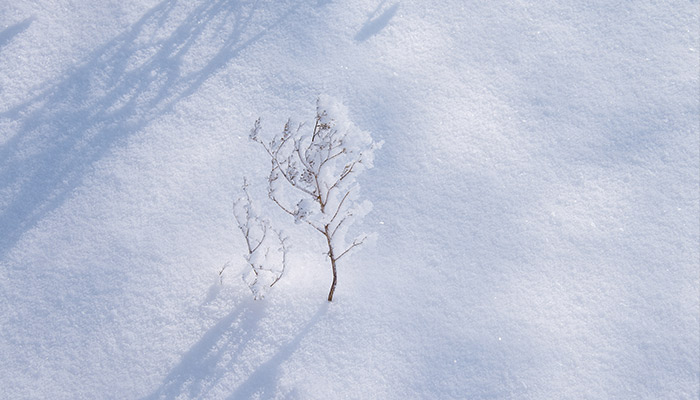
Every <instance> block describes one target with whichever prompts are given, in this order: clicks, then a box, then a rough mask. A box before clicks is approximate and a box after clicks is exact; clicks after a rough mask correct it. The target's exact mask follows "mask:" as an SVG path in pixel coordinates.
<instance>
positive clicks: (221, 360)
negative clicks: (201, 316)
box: [141, 300, 328, 400]
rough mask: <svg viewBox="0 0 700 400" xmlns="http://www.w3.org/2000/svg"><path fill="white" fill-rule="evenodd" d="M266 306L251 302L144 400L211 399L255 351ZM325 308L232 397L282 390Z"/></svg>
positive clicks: (194, 348)
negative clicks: (287, 369)
mask: <svg viewBox="0 0 700 400" xmlns="http://www.w3.org/2000/svg"><path fill="white" fill-rule="evenodd" d="M264 309H265V303H264V302H261V301H252V300H250V301H247V302H245V303H244V304H242V305H240V306H239V307H238V308H237V309H236V310H234V311H232V312H231V313H229V314H228V315H226V316H225V317H223V318H221V319H220V320H219V321H218V322H217V323H216V324H215V325H214V326H213V327H212V328H210V329H209V330H208V331H207V332H206V333H205V334H204V335H203V336H202V338H201V339H200V340H199V341H198V342H197V343H195V344H194V345H193V346H192V347H191V348H190V349H189V350H188V351H187V352H186V353H185V354H184V355H183V356H182V358H181V359H180V362H179V363H178V364H177V365H176V366H175V367H174V368H173V369H172V370H171V371H170V372H169V373H168V375H167V376H166V377H165V378H164V379H163V382H162V384H161V385H160V387H159V388H158V389H156V390H155V391H154V392H153V393H152V394H150V395H148V396H146V397H143V398H142V399H141V400H156V399H174V398H179V396H183V395H184V396H185V397H187V398H192V399H194V398H210V397H212V396H216V395H215V394H214V393H213V390H214V389H215V388H219V384H220V383H222V381H223V380H225V379H229V378H230V376H229V374H231V373H236V370H237V368H236V363H237V362H238V363H240V364H243V363H242V362H241V358H242V355H243V354H244V353H248V352H250V351H251V348H252V346H254V345H256V344H255V338H256V331H257V327H258V325H259V322H260V320H261V318H262V317H263V315H264V311H265V310H264ZM327 309H328V305H327V304H324V305H322V306H321V307H319V309H318V310H317V312H316V313H315V314H314V316H313V317H311V319H310V320H309V321H308V322H306V323H305V324H304V326H303V327H302V328H301V329H300V330H299V332H298V333H297V334H296V335H295V336H294V338H293V339H292V340H291V341H289V342H288V343H287V344H284V345H282V346H280V347H279V349H278V350H277V351H276V353H275V354H274V355H273V356H272V357H271V358H269V359H268V360H267V361H264V362H263V363H261V364H260V365H259V366H258V367H257V369H255V370H254V371H253V372H252V373H251V374H250V375H249V376H248V377H247V378H246V379H245V380H244V381H243V382H242V383H241V384H240V385H239V386H238V387H237V388H236V389H235V391H234V392H233V393H232V394H231V395H230V396H229V398H230V399H248V398H253V396H254V395H256V394H257V395H263V397H265V396H264V395H265V394H269V395H272V394H274V392H275V390H276V389H277V381H278V377H279V372H280V371H279V367H280V366H281V365H282V364H283V363H284V361H285V360H287V359H288V358H289V357H291V356H292V354H294V352H295V351H296V350H297V349H298V347H299V345H300V343H301V340H302V339H303V338H304V337H305V336H306V335H307V334H308V333H309V332H310V330H311V329H312V328H313V326H314V325H316V323H317V322H318V321H319V320H320V319H321V318H322V316H323V315H324V314H325V313H326V310H327Z"/></svg>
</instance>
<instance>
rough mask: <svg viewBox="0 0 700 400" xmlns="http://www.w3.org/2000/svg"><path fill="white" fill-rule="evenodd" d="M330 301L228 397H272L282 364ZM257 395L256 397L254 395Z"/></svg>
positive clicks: (322, 314) (325, 309)
mask: <svg viewBox="0 0 700 400" xmlns="http://www.w3.org/2000/svg"><path fill="white" fill-rule="evenodd" d="M328 307H329V303H323V304H322V305H321V306H320V307H319V308H318V310H317V311H316V313H315V314H314V315H313V317H311V319H310V320H309V321H308V322H307V323H306V324H305V325H304V326H303V327H302V328H301V329H300V330H299V332H298V333H297V334H296V335H295V336H294V338H293V339H292V340H291V341H289V343H287V344H285V345H283V346H281V347H280V348H279V350H277V352H276V353H275V355H274V356H273V357H271V358H270V359H269V360H267V361H266V362H264V363H262V364H261V365H260V366H258V368H257V369H256V370H255V371H253V373H251V374H250V375H249V376H248V378H246V380H245V381H244V382H243V383H241V384H240V385H239V386H238V387H237V388H236V390H235V391H234V392H233V393H231V395H230V396H229V397H228V399H229V400H236V399H252V398H271V397H273V396H274V394H275V391H276V389H277V384H278V383H277V382H278V378H279V375H280V366H281V365H282V364H283V363H284V362H285V361H286V360H288V359H289V358H290V357H291V356H292V355H293V354H294V352H295V351H297V349H298V348H299V345H300V344H301V341H302V339H304V338H305V337H306V336H307V335H308V333H309V332H310V331H311V329H312V328H313V327H314V326H315V325H316V324H317V323H318V322H319V321H320V320H321V318H322V317H323V316H324V315H325V314H326V312H327V311H328ZM254 396H255V397H254Z"/></svg>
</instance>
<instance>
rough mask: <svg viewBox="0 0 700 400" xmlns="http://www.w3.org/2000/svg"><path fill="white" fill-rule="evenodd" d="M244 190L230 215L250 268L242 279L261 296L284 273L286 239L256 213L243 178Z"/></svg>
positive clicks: (259, 297) (255, 294) (255, 295)
mask: <svg viewBox="0 0 700 400" xmlns="http://www.w3.org/2000/svg"><path fill="white" fill-rule="evenodd" d="M243 193H244V196H242V197H241V198H239V199H238V200H237V201H236V202H235V203H234V205H233V215H234V217H235V218H236V222H237V224H238V229H240V231H241V233H242V234H243V237H244V238H245V242H246V246H247V250H248V253H247V255H246V257H245V258H246V261H247V262H248V265H249V266H250V269H249V270H248V271H246V272H244V273H243V281H244V282H245V283H246V285H248V287H249V288H250V290H251V292H253V297H254V298H255V299H262V298H263V297H265V294H266V292H267V290H268V289H269V288H271V287H272V286H274V285H275V283H277V282H278V281H279V280H280V278H282V275H284V271H285V269H286V267H287V251H288V247H287V239H286V238H285V237H284V236H283V235H282V233H281V232H279V231H277V230H275V229H274V228H272V225H271V224H270V221H269V220H267V219H264V218H261V217H259V216H258V213H257V211H256V209H255V206H254V204H253V201H252V199H251V197H250V193H249V192H248V183H247V182H246V181H244V182H243ZM225 268H226V266H224V269H225ZM221 272H223V269H222V270H221ZM219 275H221V273H219Z"/></svg>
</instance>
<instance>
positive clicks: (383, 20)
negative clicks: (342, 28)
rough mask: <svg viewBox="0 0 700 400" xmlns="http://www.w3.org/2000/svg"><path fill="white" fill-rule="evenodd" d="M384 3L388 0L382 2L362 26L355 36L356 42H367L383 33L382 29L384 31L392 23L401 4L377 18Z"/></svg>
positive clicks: (388, 9) (395, 5)
mask: <svg viewBox="0 0 700 400" xmlns="http://www.w3.org/2000/svg"><path fill="white" fill-rule="evenodd" d="M384 3H386V0H382V2H381V3H379V5H378V6H377V8H376V9H375V10H374V11H373V12H372V14H370V16H369V17H368V18H367V21H365V24H364V25H363V26H362V28H361V29H360V30H359V32H357V34H356V35H355V40H356V41H358V42H364V41H365V40H367V39H369V38H371V37H372V36H374V35H376V34H378V33H379V32H381V31H382V29H384V28H385V27H386V26H387V25H388V24H389V21H391V19H392V18H394V15H396V12H397V11H398V9H399V4H400V3H395V4H394V5H392V6H391V7H389V8H387V9H386V10H385V11H384V12H382V13H381V14H380V15H378V16H377V13H378V12H379V10H380V9H381V8H382V6H383V5H384Z"/></svg>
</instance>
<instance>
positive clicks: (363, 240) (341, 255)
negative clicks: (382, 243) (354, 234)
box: [335, 236, 367, 261]
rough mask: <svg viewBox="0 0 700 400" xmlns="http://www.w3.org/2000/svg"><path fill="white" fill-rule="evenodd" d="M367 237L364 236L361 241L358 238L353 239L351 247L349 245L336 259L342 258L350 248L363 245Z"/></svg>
mask: <svg viewBox="0 0 700 400" xmlns="http://www.w3.org/2000/svg"><path fill="white" fill-rule="evenodd" d="M366 239H367V236H365V237H363V238H362V239H360V240H359V241H358V240H357V239H355V240H353V241H352V244H351V245H350V247H348V248H347V249H346V250H345V251H344V252H342V253H340V255H339V256H338V257H336V258H335V260H336V261H338V260H340V259H341V258H342V257H343V256H344V255H346V254H347V253H348V252H349V251H350V250H352V249H354V248H355V247H357V246H359V245H361V244H362V243H364V242H365V240H366Z"/></svg>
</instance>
